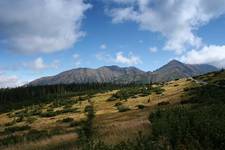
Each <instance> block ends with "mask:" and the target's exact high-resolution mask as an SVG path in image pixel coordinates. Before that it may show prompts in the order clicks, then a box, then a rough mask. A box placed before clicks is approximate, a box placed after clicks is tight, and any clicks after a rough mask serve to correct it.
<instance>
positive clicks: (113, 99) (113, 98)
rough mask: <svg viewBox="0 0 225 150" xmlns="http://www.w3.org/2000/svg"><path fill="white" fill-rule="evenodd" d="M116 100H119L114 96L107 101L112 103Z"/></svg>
mask: <svg viewBox="0 0 225 150" xmlns="http://www.w3.org/2000/svg"><path fill="white" fill-rule="evenodd" d="M116 100H117V98H116V97H114V96H112V97H110V98H108V99H107V101H109V102H110V101H116Z"/></svg>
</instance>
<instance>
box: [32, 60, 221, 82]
mask: <svg viewBox="0 0 225 150" xmlns="http://www.w3.org/2000/svg"><path fill="white" fill-rule="evenodd" d="M217 70H218V69H217V68H216V67H214V66H211V65H190V64H184V63H181V62H179V61H176V60H172V61H170V62H169V63H168V64H166V65H164V66H162V67H161V68H159V69H158V70H156V71H154V72H144V71H142V70H140V69H138V68H135V67H123V68H122V67H118V66H103V67H100V68H98V69H89V68H78V69H73V70H69V71H65V72H62V73H60V74H58V75H56V76H50V77H43V78H40V79H37V80H34V81H32V82H30V83H29V85H32V86H37V85H53V84H72V83H96V82H98V83H123V84H124V83H131V82H136V83H149V82H150V81H153V82H164V81H169V80H174V79H178V78H184V77H191V76H195V75H200V74H205V73H208V72H212V71H217Z"/></svg>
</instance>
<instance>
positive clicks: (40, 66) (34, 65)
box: [23, 57, 60, 71]
mask: <svg viewBox="0 0 225 150" xmlns="http://www.w3.org/2000/svg"><path fill="white" fill-rule="evenodd" d="M59 63H60V62H59V60H54V61H53V62H52V63H50V64H46V63H45V62H44V60H43V59H42V58H41V57H38V58H36V59H35V60H34V61H31V62H27V63H23V67H25V68H28V69H31V70H35V71H41V70H45V69H57V68H58V67H59Z"/></svg>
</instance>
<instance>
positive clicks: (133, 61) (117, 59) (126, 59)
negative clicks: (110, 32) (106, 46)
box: [95, 52, 142, 66]
mask: <svg viewBox="0 0 225 150" xmlns="http://www.w3.org/2000/svg"><path fill="white" fill-rule="evenodd" d="M95 57H96V58H97V60H99V61H104V62H106V63H119V64H123V65H128V66H131V65H138V64H141V63H142V60H141V58H140V57H138V56H136V55H134V54H133V53H132V52H130V53H129V54H128V55H124V54H123V52H117V53H116V54H115V55H111V54H109V53H107V52H99V53H97V54H96V55H95Z"/></svg>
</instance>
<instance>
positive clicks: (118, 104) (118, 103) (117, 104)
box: [114, 102, 123, 107]
mask: <svg viewBox="0 0 225 150" xmlns="http://www.w3.org/2000/svg"><path fill="white" fill-rule="evenodd" d="M122 104H123V103H121V102H117V103H116V104H115V105H114V106H116V107H117V106H120V105H122Z"/></svg>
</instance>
